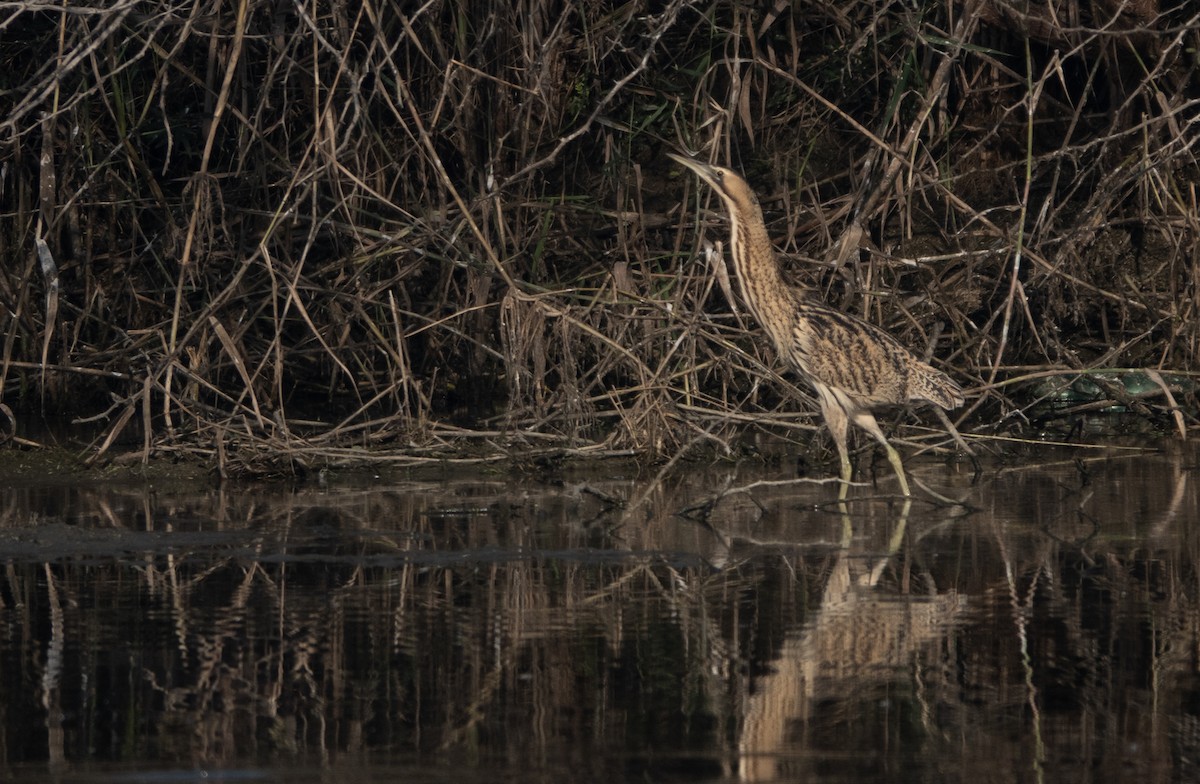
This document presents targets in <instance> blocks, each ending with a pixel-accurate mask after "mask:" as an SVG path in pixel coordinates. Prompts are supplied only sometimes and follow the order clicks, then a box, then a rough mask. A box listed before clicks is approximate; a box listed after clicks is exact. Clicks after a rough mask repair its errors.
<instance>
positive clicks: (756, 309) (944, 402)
mask: <svg viewBox="0 0 1200 784" xmlns="http://www.w3.org/2000/svg"><path fill="white" fill-rule="evenodd" d="M668 154H669V153H668ZM671 158H673V159H675V160H676V161H679V162H680V163H682V164H683V165H684V166H686V167H688V168H689V169H691V170H692V171H694V172H696V174H698V175H700V179H702V180H704V181H705V182H706V183H708V184H709V185H711V186H712V188H713V190H715V191H716V192H717V195H718V196H720V197H721V201H723V202H725V207H726V208H727V209H728V210H729V224H730V227H729V228H730V240H729V250H730V255H731V256H732V257H733V267H734V271H735V272H736V273H737V278H738V282H739V283H740V284H741V289H742V298H743V299H744V300H745V301H746V304H747V305H748V306H749V308H750V312H751V313H753V314H754V318H755V319H757V320H758V323H759V324H760V325H761V326H762V327H763V329H765V330H766V331H767V334H768V335H770V336H771V341H772V342H773V343H774V344H775V350H776V351H778V352H779V355H780V356H781V357H782V358H783V359H784V361H786V362H787V363H788V364H789V365H791V367H792V369H794V370H795V371H796V372H797V373H798V374H799V375H800V376H801V377H802V378H804V379H806V380H807V381H808V383H809V384H811V385H812V386H813V388H814V389H815V390H816V391H817V398H818V399H819V400H820V402H821V414H822V415H823V416H824V417H825V424H826V425H828V426H829V432H830V433H831V434H832V435H833V440H834V443H836V444H837V449H838V455H839V457H841V461H842V465H841V468H842V487H841V491H840V492H839V494H838V498H839V499H844V498H845V497H846V491H847V489H848V488H849V482H850V476H851V473H852V469H851V467H850V456H849V454H848V453H847V451H846V434H847V430H848V428H849V425H850V423H851V422H853V423H854V424H856V425H858V426H859V427H861V428H862V429H863V430H865V431H867V432H868V433H870V434H871V435H872V436H874V437H875V440H877V441H878V442H879V443H880V444H882V445H883V448H884V449H885V450H887V456H888V460H889V461H890V462H891V464H892V468H893V469H895V471H896V477H897V478H898V479H899V480H900V489H901V490H902V491H903V492H904V495H905V496H908V495H910V493H909V491H908V480H907V479H906V478H905V476H904V466H903V464H902V463H901V462H900V455H899V454H898V453H897V452H896V450H895V448H893V447H892V445H891V444H889V443H888V440H887V438H885V437H884V435H883V431H882V430H880V429H879V423H878V422H876V421H875V415H874V414H872V413H871V409H872V408H873V407H875V406H879V405H887V404H903V403H907V402H908V401H910V400H924V401H928V402H930V403H933V404H934V405H938V406H941V407H942V408H957V407H958V406H960V405H962V403H963V394H962V389H961V388H960V387H959V386H958V384H956V383H955V382H954V381H953V380H952V379H951V378H950V377H949V376H947V375H946V374H945V373H943V372H941V371H940V370H937V369H936V368H933V367H931V366H930V365H928V364H926V363H925V362H922V361H921V360H919V359H917V358H916V357H915V356H914V355H913V354H912V352H910V351H909V350H908V349H906V348H905V347H904V346H903V345H901V344H900V342H899V341H897V340H896V339H895V338H893V337H892V336H891V335H889V334H887V333H886V332H884V331H883V330H882V329H880V328H879V327H877V326H875V325H874V324H868V323H867V322H865V321H862V320H861V319H858V318H855V317H854V316H851V315H849V314H847V313H843V312H841V311H840V310H835V309H834V308H831V307H828V306H826V305H823V304H821V303H819V302H814V301H812V300H811V299H810V298H809V297H808V296H806V294H805V293H803V292H801V291H798V290H796V289H793V288H791V287H790V286H788V285H787V284H785V283H784V281H783V275H782V274H781V272H780V270H779V262H778V260H777V259H776V258H775V249H774V248H773V247H772V246H771V239H770V237H768V236H767V227H766V225H765V223H764V222H763V214H762V208H761V207H759V205H758V198H757V197H756V196H755V195H754V191H753V190H751V188H750V186H749V185H747V184H746V181H745V180H743V179H742V178H741V177H739V176H738V175H737V174H736V173H735V172H733V171H732V170H730V169H726V168H724V167H722V166H713V165H710V164H707V163H701V162H699V161H694V160H692V159H691V158H684V157H682V156H680V155H671Z"/></svg>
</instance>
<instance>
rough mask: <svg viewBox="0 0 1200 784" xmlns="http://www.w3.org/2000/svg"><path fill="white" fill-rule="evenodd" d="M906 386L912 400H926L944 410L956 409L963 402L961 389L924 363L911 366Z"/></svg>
mask: <svg viewBox="0 0 1200 784" xmlns="http://www.w3.org/2000/svg"><path fill="white" fill-rule="evenodd" d="M908 384H909V387H908V389H909V397H910V398H912V399H913V400H928V401H929V402H930V403H933V404H934V405H936V406H941V407H942V408H946V409H951V408H958V407H959V406H961V405H962V404H963V401H964V400H965V398H964V397H963V391H962V387H960V386H959V385H958V384H957V383H956V382H955V381H954V379H952V378H950V377H949V376H947V375H946V374H945V373H943V372H942V371H940V370H938V369H937V368H934V367H932V366H930V365H927V364H925V363H924V362H917V363H914V364H913V367H912V370H911V373H910V375H909V378H908Z"/></svg>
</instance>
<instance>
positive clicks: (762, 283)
mask: <svg viewBox="0 0 1200 784" xmlns="http://www.w3.org/2000/svg"><path fill="white" fill-rule="evenodd" d="M730 213H731V214H730V221H731V224H732V226H731V232H730V234H731V237H730V239H731V241H732V247H731V248H730V255H731V256H732V257H733V266H734V271H735V272H736V273H737V278H738V282H739V283H740V284H741V287H742V298H743V299H744V300H745V301H746V304H747V305H748V306H749V308H750V311H751V312H752V313H753V314H754V318H755V319H757V321H758V323H759V324H761V325H762V326H763V327H766V328H767V330H768V331H771V332H772V333H774V330H775V328H776V327H779V328H790V323H787V322H789V321H790V314H791V312H792V310H793V306H794V303H793V300H794V298H795V295H794V293H793V292H792V290H791V289H790V288H789V287H788V286H787V284H785V283H784V281H783V275H782V274H781V273H780V271H779V260H778V259H777V258H776V256H775V249H774V247H772V245H771V238H770V237H769V236H768V235H767V229H766V226H765V224H764V222H763V216H762V209H761V208H760V207H759V206H758V204H754V205H752V210H751V214H749V215H747V216H746V220H744V221H743V220H739V219H738V214H737V211H736V210H731V211H730ZM785 314H787V315H786V316H785ZM772 337H775V338H776V339H777V340H778V339H779V338H781V337H782V335H778V336H777V335H774V334H772Z"/></svg>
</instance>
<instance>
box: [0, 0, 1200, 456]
mask: <svg viewBox="0 0 1200 784" xmlns="http://www.w3.org/2000/svg"><path fill="white" fill-rule="evenodd" d="M1071 5H1072V9H1073V13H1075V14H1076V15H1077V16H1076V18H1077V19H1078V20H1079V22H1078V24H1074V25H1072V26H1070V27H1067V26H1064V25H1062V24H1060V23H1059V22H1058V21H1057V20H1056V19H1053V18H1050V17H1047V16H1045V15H1043V14H1041V13H1040V12H1037V11H1036V10H1035V11H1030V10H1028V9H1018V8H1016V7H1014V6H1010V5H1008V4H1006V3H1003V2H1000V1H999V0H992V1H989V2H980V3H969V4H966V5H965V6H956V5H953V4H946V5H940V4H933V5H928V4H927V5H926V6H922V7H919V8H912V9H910V8H908V7H907V6H904V7H901V6H896V5H894V4H876V3H863V4H842V5H841V6H814V7H805V8H799V7H798V8H796V9H790V10H789V9H786V8H783V7H780V8H773V9H771V10H770V11H769V12H766V13H762V12H760V11H759V10H758V9H755V8H749V7H743V6H738V5H736V4H729V3H724V2H709V3H703V4H701V3H696V2H686V1H685V0H674V1H673V2H671V3H668V4H667V5H665V6H660V7H652V6H642V5H640V4H635V5H634V6H630V7H627V8H623V9H621V10H619V11H612V12H610V11H607V10H605V9H602V8H594V7H590V6H571V7H570V8H568V9H566V10H565V11H563V12H561V13H559V12H553V13H551V9H549V7H547V6H545V5H543V4H541V3H539V2H537V1H536V0H523V2H521V3H519V4H518V7H517V8H515V9H513V13H512V14H507V13H506V14H492V15H489V16H485V17H483V18H470V17H469V16H467V15H465V14H466V10H465V9H464V8H463V7H462V6H461V5H458V4H454V3H450V2H433V3H428V4H425V5H423V6H421V7H420V8H419V9H417V10H414V11H411V12H405V11H403V10H402V9H400V8H398V7H395V6H392V5H387V4H383V5H379V4H375V3H364V4H361V5H359V6H354V7H349V6H333V7H322V6H312V7H310V6H304V7H299V6H296V7H292V6H288V7H286V8H282V7H277V6H276V5H271V4H267V3H265V2H264V1H263V0H240V2H239V3H237V4H234V5H233V6H232V7H228V8H226V7H222V8H220V9H215V10H212V12H211V13H210V14H208V15H204V14H202V13H201V12H200V10H199V9H200V6H198V5H195V4H183V3H181V2H179V1H178V0H157V1H156V2H154V3H150V4H136V5H135V4H132V3H127V2H122V3H118V4H116V5H115V6H113V7H112V8H108V9H104V10H99V9H83V8H80V9H75V8H69V9H68V8H65V7H64V8H50V7H43V6H36V7H34V6H24V5H21V4H15V5H13V4H10V5H9V6H8V7H6V8H5V9H3V11H0V31H2V32H3V35H2V36H0V54H2V55H3V56H4V57H5V58H6V62H7V63H8V64H9V65H10V66H12V67H11V68H10V69H9V74H8V75H7V77H6V78H7V81H6V82H5V89H6V91H7V93H8V94H9V95H11V96H12V100H11V104H12V105H11V109H10V111H9V112H8V113H7V114H6V116H5V118H4V119H3V120H2V121H0V172H2V173H0V176H2V177H3V180H4V181H3V187H2V188H0V201H2V202H3V205H2V206H3V209H2V210H0V249H3V250H4V252H5V253H6V255H7V256H8V257H9V258H10V259H11V261H10V262H9V263H6V264H5V265H4V266H3V269H2V271H0V316H3V318H2V319H0V324H2V325H3V326H2V327H0V328H2V329H3V330H4V339H3V353H2V356H0V404H4V405H9V406H10V408H11V409H12V410H13V411H14V412H15V416H17V417H18V419H20V418H23V417H25V416H29V415H30V414H29V412H30V411H32V410H34V409H36V408H39V407H41V408H44V409H46V410H53V409H57V408H61V407H64V406H71V407H73V408H74V409H76V410H75V411H73V412H72V413H74V414H75V415H77V416H80V417H81V418H87V417H93V418H94V417H99V416H108V417H109V418H110V419H109V422H110V425H109V428H108V430H107V431H106V433H105V434H104V435H103V436H102V437H101V438H100V439H99V441H98V444H97V448H98V452H99V455H103V454H105V453H107V452H108V451H109V450H111V449H113V448H115V447H116V445H117V444H119V443H121V442H122V440H123V439H124V438H125V437H126V436H127V435H130V434H126V433H125V432H124V431H125V429H126V428H128V427H129V426H131V425H136V427H137V428H138V429H139V430H140V434H139V435H140V437H138V438H136V439H134V440H136V441H138V442H140V455H141V456H142V458H144V459H148V458H149V456H150V455H152V454H154V453H157V452H162V451H163V450H171V451H175V452H177V451H179V450H188V449H193V450H195V454H197V455H201V456H210V455H211V456H212V459H214V460H216V461H217V462H218V464H219V466H220V470H221V471H222V472H236V471H238V470H253V469H256V468H265V469H267V470H280V469H281V470H292V468H291V466H293V464H294V463H295V462H297V461H302V462H303V463H306V464H309V465H315V464H317V463H320V462H321V461H338V460H343V459H351V458H349V457H348V455H351V454H353V455H364V454H369V453H370V451H371V450H378V449H380V448H391V449H400V450H402V451H404V452H406V453H411V454H414V455H417V456H420V457H421V458H422V459H424V458H425V456H424V455H423V454H422V453H421V450H422V449H424V448H426V447H428V448H429V449H433V450H435V451H440V452H441V453H442V454H444V455H453V454H454V451H455V449H456V448H457V447H458V446H460V445H463V444H465V443H468V442H472V443H483V442H490V444H489V446H488V447H486V448H489V449H497V450H500V451H504V450H509V449H511V450H514V451H521V450H525V449H531V448H532V449H541V448H543V447H542V445H543V444H544V443H545V442H546V441H547V440H549V441H551V442H553V443H554V444H555V445H556V447H555V448H560V449H563V450H580V449H584V450H592V451H606V452H610V453H626V452H628V451H630V450H633V451H636V452H639V453H644V454H650V453H654V454H658V455H661V456H663V457H665V458H668V459H670V458H673V457H678V456H679V455H681V454H684V453H685V452H687V451H688V450H689V449H690V448H692V447H691V446H689V445H693V446H694V445H695V444H697V443H698V442H697V441H696V439H697V437H700V436H703V437H702V438H700V441H701V442H705V443H709V444H711V445H715V448H716V449H717V450H718V451H725V450H727V449H736V442H735V441H734V440H733V436H734V435H735V433H736V432H737V430H738V429H740V428H743V427H744V426H745V423H746V422H747V421H750V422H756V423H759V424H761V425H762V426H764V427H768V428H769V429H771V430H772V431H774V432H788V430H787V428H785V427H783V426H782V425H781V424H780V423H779V419H780V418H781V417H782V416H783V415H784V414H785V413H786V412H794V414H796V415H799V414H802V413H808V412H811V411H812V403H811V400H809V399H808V397H807V393H806V392H805V391H804V390H803V389H797V388H796V386H795V385H794V384H792V383H789V382H787V381H785V380H783V379H780V378H779V377H778V373H777V365H776V363H775V359H774V358H773V357H772V356H771V355H770V353H769V351H768V350H767V349H766V348H765V347H764V346H763V345H762V341H761V340H760V338H759V335H758V332H757V325H755V324H753V323H751V322H749V321H746V320H744V319H743V318H742V317H741V316H740V315H739V311H738V310H737V303H736V299H735V297H736V295H735V294H734V293H733V287H732V286H731V285H730V284H729V281H728V279H727V277H724V276H723V275H722V272H723V262H722V260H721V259H720V251H719V249H718V250H717V252H716V258H715V259H713V255H712V253H711V252H709V253H706V252H705V250H704V248H705V245H704V239H703V238H704V237H715V236H719V231H716V230H710V229H708V228H703V227H701V228H699V229H698V228H697V226H696V225H695V221H694V220H692V219H691V218H690V216H695V217H700V216H702V215H703V213H701V212H692V210H691V208H690V206H688V207H684V206H682V205H690V204H691V202H692V196H693V194H694V193H695V189H694V187H693V186H692V184H691V183H690V182H688V181H687V180H680V179H678V178H676V177H675V176H674V174H673V173H672V171H671V167H670V166H669V165H668V164H667V163H666V162H665V159H664V156H663V152H665V151H669V150H671V149H675V148H676V147H679V146H682V147H685V148H687V149H690V150H696V149H705V150H709V151H711V152H712V153H713V154H714V156H715V157H716V158H719V159H721V160H722V161H723V162H728V163H732V164H733V165H735V166H739V167H741V168H743V169H744V170H745V171H746V174H747V176H748V178H749V179H750V180H751V182H752V183H753V184H754V185H755V186H756V187H757V188H758V190H759V191H760V193H761V194H762V196H763V203H764V206H765V208H766V210H767V213H768V218H769V219H770V220H771V229H772V232H773V234H774V235H775V237H776V238H777V240H778V242H779V245H780V247H781V248H782V249H783V251H784V256H785V259H786V260H787V261H788V266H789V271H790V272H792V273H794V274H795V275H796V277H798V278H801V279H803V280H804V282H805V283H807V284H809V285H812V286H813V287H814V289H815V290H817V291H818V292H820V295H821V296H824V297H826V298H827V299H829V300H830V301H832V302H835V303H837V304H839V305H841V306H843V307H845V308H847V309H848V310H851V311H853V312H856V313H859V314H863V315H865V316H867V317H868V318H870V319H872V320H873V321H876V322H877V323H880V324H881V325H883V326H885V327H886V328H888V329H889V330H891V331H893V332H894V333H895V334H897V336H898V337H899V338H900V339H901V340H903V341H904V342H906V343H907V344H909V345H910V346H912V347H913V348H914V349H915V350H918V351H922V352H925V353H927V354H929V355H930V356H931V357H932V358H933V359H934V361H940V362H941V363H942V364H943V366H945V367H947V368H948V369H950V370H951V371H952V372H954V373H955V375H956V377H958V378H959V380H961V381H963V382H965V383H966V385H968V386H974V387H975V388H976V395H975V398H974V399H973V401H972V406H971V407H970V408H968V409H967V413H966V414H964V415H963V417H961V418H959V419H958V420H957V421H958V423H959V425H960V426H961V425H968V426H969V427H970V428H972V429H974V430H975V431H976V433H977V434H983V433H986V432H989V431H991V432H1006V431H1007V429H1008V428H1011V427H1013V423H1014V422H1017V421H1020V420H1022V419H1027V420H1029V421H1030V422H1034V423H1036V422H1037V421H1038V420H1039V418H1040V417H1041V416H1042V415H1041V414H1040V413H1039V409H1038V408H1037V407H1036V402H1037V399H1038V394H1036V393H1034V391H1033V387H1032V384H1033V383H1035V382H1036V380H1037V376H1038V375H1039V371H1040V373H1041V374H1067V373H1077V372H1081V371H1087V370H1089V369H1094V368H1101V367H1114V368H1115V367H1120V368H1128V369H1131V372H1132V373H1135V374H1136V373H1142V372H1143V371H1147V373H1148V374H1149V373H1153V372H1159V373H1163V372H1169V373H1174V372H1175V371H1178V370H1180V369H1183V370H1186V369H1188V368H1190V367H1193V366H1194V365H1195V364H1196V360H1197V350H1198V348H1200V334H1198V333H1200V329H1198V327H1197V325H1198V324H1200V322H1198V321H1197V319H1196V318H1195V314H1196V312H1197V303H1198V302H1200V293H1198V292H1197V288H1198V282H1200V281H1198V280H1197V279H1196V276H1195V275H1194V273H1193V266H1194V265H1193V264H1192V263H1191V262H1192V259H1193V258H1195V257H1196V255H1197V250H1196V248H1197V243H1200V215H1198V209H1197V198H1196V195H1195V188H1194V187H1193V186H1192V185H1191V183H1192V182H1193V181H1194V180H1195V179H1196V171H1197V162H1196V144H1197V142H1196V139H1197V138H1198V135H1197V134H1196V133H1195V129H1194V126H1195V122H1196V120H1195V117H1196V113H1197V110H1198V109H1200V98H1196V97H1195V96H1194V95H1193V94H1192V92H1191V91H1189V90H1188V89H1185V87H1186V85H1187V84H1189V83H1190V81H1189V80H1194V78H1195V74H1194V71H1195V69H1196V66H1195V64H1194V63H1192V62H1191V61H1190V60H1188V59H1187V58H1186V57H1184V55H1183V53H1184V52H1185V51H1186V50H1187V49H1188V47H1189V46H1194V45H1195V44H1196V43H1197V40H1198V39H1200V14H1197V13H1196V12H1194V11H1189V10H1188V9H1186V8H1183V7H1180V8H1177V9H1170V10H1160V11H1158V12H1156V13H1153V14H1152V13H1150V12H1149V11H1146V9H1148V8H1150V7H1151V6H1152V4H1144V5H1145V8H1142V6H1139V8H1141V9H1142V10H1140V11H1139V12H1138V13H1139V14H1142V16H1139V17H1137V19H1136V20H1134V21H1131V19H1132V18H1131V17H1128V16H1121V15H1120V14H1115V13H1109V14H1108V15H1101V16H1099V17H1096V18H1092V17H1089V16H1088V15H1087V14H1086V13H1084V9H1082V8H1081V7H1076V5H1075V4H1071ZM1143 11H1145V13H1143ZM705 198H707V196H706V197H705ZM39 243H42V244H44V250H43V252H42V258H43V259H50V260H52V262H53V269H52V271H53V272H54V273H55V274H54V275H51V274H50V273H49V272H44V273H42V274H40V275H39V262H38V252H37V251H38V249H39V248H41V247H42V245H39ZM701 258H708V259H709V262H710V263H709V264H704V263H700V262H699V261H695V260H694V259H701ZM798 258H831V259H836V260H837V262H838V263H837V265H836V269H832V270H830V269H825V268H820V267H810V266H806V265H796V264H794V263H792V261H793V260H794V259H798ZM713 261H716V262H717V263H715V264H714V263H712V262H713ZM40 269H43V270H47V269H50V268H47V267H45V266H44V265H42V266H41V267H40ZM56 286H57V287H56ZM730 314H732V315H730ZM1031 369H1032V370H1031ZM1147 377H1149V378H1153V376H1152V375H1147ZM1167 391H1168V392H1169V393H1170V395H1169V396H1168V397H1167V398H1165V400H1166V402H1164V403H1163V404H1161V405H1160V404H1159V403H1157V402H1151V403H1150V404H1149V405H1148V406H1147V404H1146V402H1145V401H1134V402H1136V404H1137V406H1140V407H1141V411H1142V416H1143V418H1144V419H1145V420H1146V421H1147V422H1151V423H1155V424H1157V426H1160V427H1164V428H1171V429H1173V430H1175V431H1176V432H1181V433H1182V432H1186V430H1187V428H1188V427H1189V425H1190V424H1192V423H1194V421H1195V418H1196V409H1197V406H1196V400H1195V394H1194V393H1192V392H1188V391H1183V390H1179V389H1174V388H1171V387H1170V386H1169V385H1168V388H1167ZM1104 394H1106V395H1110V394H1111V395H1116V396H1118V397H1119V395H1118V390H1116V389H1112V390H1108V391H1107V392H1104ZM114 401H115V402H114ZM1104 402H1105V401H1104V399H1101V400H1098V401H1095V406H1092V407H1099V406H1101V405H1102V404H1103V403H1104ZM1090 405H1091V404H1089V406H1090ZM809 421H810V420H808V419H807V418H805V417H803V416H798V417H797V418H795V419H794V421H793V424H794V425H795V426H796V427H797V428H798V430H796V431H795V432H798V433H807V432H809V431H808V430H807V428H808V427H809V424H808V422H809ZM451 423H454V424H453V426H451ZM463 423H467V424H465V425H464V424H463ZM475 433H479V434H484V433H487V434H490V435H487V436H482V435H480V436H475V435H474V434H475ZM235 443H236V445H237V446H236V448H234V444H235ZM347 444H352V445H354V446H353V448H352V449H351V450H350V451H349V452H346V451H344V449H345V448H346V446H347ZM362 450H367V452H366V453H364V452H363V451H362ZM354 459H357V458H354ZM471 459H475V458H473V457H472V458H471Z"/></svg>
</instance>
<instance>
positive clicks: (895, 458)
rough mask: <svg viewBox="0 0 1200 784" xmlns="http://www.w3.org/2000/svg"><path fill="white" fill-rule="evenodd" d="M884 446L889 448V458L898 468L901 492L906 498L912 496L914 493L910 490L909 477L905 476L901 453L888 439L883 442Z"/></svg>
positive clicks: (897, 476) (893, 466) (897, 475)
mask: <svg viewBox="0 0 1200 784" xmlns="http://www.w3.org/2000/svg"><path fill="white" fill-rule="evenodd" d="M883 447H884V449H886V450H887V456H888V460H889V461H890V462H891V464H892V468H894V469H895V470H896V478H897V479H899V480H900V492H902V493H904V497H905V498H909V497H911V496H912V493H910V492H908V479H906V478H905V476H904V464H903V463H901V462H900V453H899V452H897V451H896V448H895V447H893V446H892V445H891V444H889V443H888V442H887V441H884V442H883Z"/></svg>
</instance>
